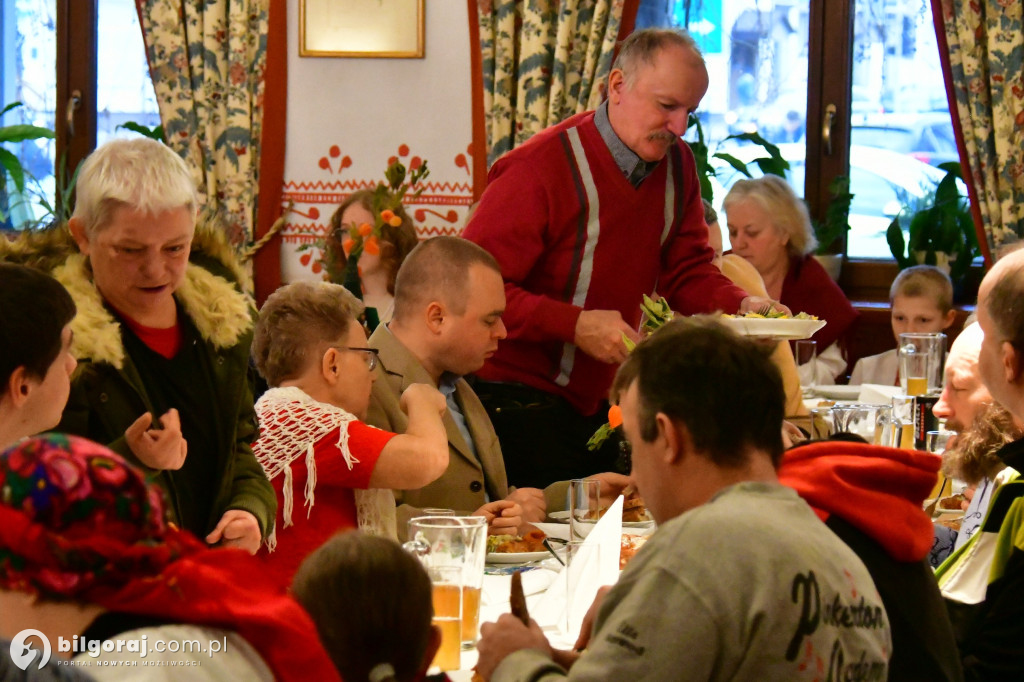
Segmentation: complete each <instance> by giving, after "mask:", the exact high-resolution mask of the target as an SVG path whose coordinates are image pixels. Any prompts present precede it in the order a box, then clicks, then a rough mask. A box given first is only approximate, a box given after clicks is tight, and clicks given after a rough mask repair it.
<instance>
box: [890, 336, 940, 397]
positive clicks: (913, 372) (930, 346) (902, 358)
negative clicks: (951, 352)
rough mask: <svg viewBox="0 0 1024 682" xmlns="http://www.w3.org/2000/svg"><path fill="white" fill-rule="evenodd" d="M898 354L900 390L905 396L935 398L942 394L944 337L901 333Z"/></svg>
mask: <svg viewBox="0 0 1024 682" xmlns="http://www.w3.org/2000/svg"><path fill="white" fill-rule="evenodd" d="M897 355H898V357H899V362H900V387H901V388H902V389H903V393H904V394H905V395H908V396H918V395H938V394H939V393H941V392H942V365H943V362H944V361H945V357H946V335H945V334H943V333H941V332H938V333H934V334H918V333H914V334H910V333H908V334H900V339H899V347H898V350H897Z"/></svg>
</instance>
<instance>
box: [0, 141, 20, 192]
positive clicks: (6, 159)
mask: <svg viewBox="0 0 1024 682" xmlns="http://www.w3.org/2000/svg"><path fill="white" fill-rule="evenodd" d="M0 166H3V167H4V169H5V170H6V171H7V173H9V174H10V176H11V180H12V181H13V182H14V186H15V187H16V188H17V190H18V191H19V192H24V191H25V170H24V169H23V168H22V167H21V161H20V160H19V159H18V157H17V156H15V155H14V154H13V153H12V152H10V151H9V150H7V149H4V148H3V147H0Z"/></svg>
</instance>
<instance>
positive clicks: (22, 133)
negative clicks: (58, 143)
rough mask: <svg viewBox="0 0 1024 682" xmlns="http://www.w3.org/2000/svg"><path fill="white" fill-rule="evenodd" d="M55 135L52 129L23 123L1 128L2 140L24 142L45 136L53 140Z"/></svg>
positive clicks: (0, 135)
mask: <svg viewBox="0 0 1024 682" xmlns="http://www.w3.org/2000/svg"><path fill="white" fill-rule="evenodd" d="M54 137H56V135H54V132H53V131H52V130H48V129H47V128H40V127H39V126H32V125H27V124H22V123H18V124H16V125H12V126H3V127H2V128H0V142H24V141H25V140H39V139H43V138H46V139H50V140H52V139H53V138H54Z"/></svg>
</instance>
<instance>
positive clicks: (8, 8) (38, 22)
mask: <svg viewBox="0 0 1024 682" xmlns="http://www.w3.org/2000/svg"><path fill="white" fill-rule="evenodd" d="M56 12H57V2H56V0H0V46H2V47H0V53H2V54H0V58H2V68H0V109H2V108H3V107H6V106H7V105H9V104H11V103H13V102H22V103H23V106H21V107H18V108H17V109H14V110H12V111H9V112H7V113H6V114H4V116H3V118H2V119H0V126H9V125H16V124H29V125H35V126H39V127H42V128H47V129H50V130H52V129H53V125H54V108H55V103H56V100H57V82H56V73H57V48H56ZM4 148H5V149H7V150H8V151H10V152H13V153H14V155H15V156H17V157H18V159H19V160H20V161H21V165H22V166H23V167H24V169H25V173H26V186H25V192H24V194H19V193H18V192H17V191H16V189H15V188H14V185H13V183H11V182H9V181H8V183H7V184H6V188H7V191H8V194H7V196H6V197H5V196H2V195H0V214H2V217H0V228H12V227H14V228H16V227H20V226H21V225H23V224H25V223H26V222H31V221H33V220H35V219H36V218H38V217H40V216H41V215H43V214H44V213H45V211H44V209H42V208H41V207H40V206H39V197H40V196H52V194H53V158H54V154H55V151H54V150H55V145H54V142H53V140H46V139H41V140H25V141H23V142H16V143H13V142H12V143H7V144H5V145H4Z"/></svg>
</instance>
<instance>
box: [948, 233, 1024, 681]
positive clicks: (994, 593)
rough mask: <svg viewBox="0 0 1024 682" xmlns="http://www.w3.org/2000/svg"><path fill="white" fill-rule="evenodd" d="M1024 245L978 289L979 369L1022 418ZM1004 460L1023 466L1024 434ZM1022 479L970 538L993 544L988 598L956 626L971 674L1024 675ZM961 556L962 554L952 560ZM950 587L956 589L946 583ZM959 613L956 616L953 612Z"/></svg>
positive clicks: (1002, 491)
mask: <svg viewBox="0 0 1024 682" xmlns="http://www.w3.org/2000/svg"><path fill="white" fill-rule="evenodd" d="M1022 300H1024V251H1019V250H1018V251H1013V252H1011V253H1008V254H1006V255H1005V256H1003V257H1002V258H1000V259H999V261H998V262H996V264H995V265H994V266H993V267H992V269H991V270H989V272H988V274H986V275H985V278H984V279H983V280H982V281H981V286H980V287H979V289H978V311H977V312H978V325H979V326H980V327H981V331H982V333H983V334H984V339H983V340H982V342H981V350H980V351H979V353H978V370H979V372H980V374H981V379H982V381H983V382H984V384H985V388H986V389H988V392H989V393H990V394H991V395H992V398H993V399H994V400H995V402H997V403H999V404H1000V405H1002V406H1003V407H1005V408H1006V409H1007V410H1008V411H1009V412H1010V414H1012V415H1013V416H1014V417H1015V418H1016V419H1017V421H1018V422H1019V423H1024V306H1022V305H1021V301H1022ZM998 455H999V457H1000V459H1002V460H1003V462H1004V463H1005V464H1006V465H1007V466H1008V467H1010V468H1012V469H1014V470H1015V471H1017V472H1020V471H1024V438H1020V439H1017V440H1015V441H1013V442H1012V443H1008V444H1007V445H1004V446H1003V447H1002V448H1000V449H999V451H998ZM1022 498H1024V480H1022V479H1021V478H1020V477H1019V475H1018V476H1016V477H1013V478H1012V480H1009V481H1008V482H1006V483H1004V484H1003V485H1002V486H1001V487H1000V488H999V489H998V490H996V491H995V493H994V494H993V497H992V501H991V502H990V503H989V513H988V516H987V517H986V519H985V521H984V523H982V526H981V530H980V531H979V532H978V533H976V536H977V537H975V538H972V539H971V541H970V543H969V544H968V545H967V546H966V547H965V548H963V549H961V550H960V551H961V552H965V551H967V550H968V549H970V547H971V545H976V546H983V545H992V546H993V547H994V549H993V551H992V555H993V557H992V563H991V567H990V568H989V570H988V572H987V574H985V575H982V576H979V577H980V578H981V579H983V580H985V582H986V587H985V591H984V601H982V602H981V603H980V604H977V605H976V607H974V608H972V609H971V613H970V615H969V616H968V617H967V618H965V619H964V620H962V621H961V622H962V623H963V624H964V625H963V627H962V628H960V629H958V631H957V639H958V643H959V645H960V657H961V660H962V661H963V664H964V677H965V679H967V680H972V681H973V680H1011V679H1012V680H1019V679H1024V648H1022V647H1021V642H1022V641H1024V503H1022V502H1021V499H1022ZM956 559H957V554H954V555H953V556H951V557H950V558H949V559H948V560H947V562H953V561H955V560H956ZM944 594H946V596H947V597H949V596H950V594H949V591H948V589H946V588H945V586H944ZM954 620H956V617H954Z"/></svg>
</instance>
